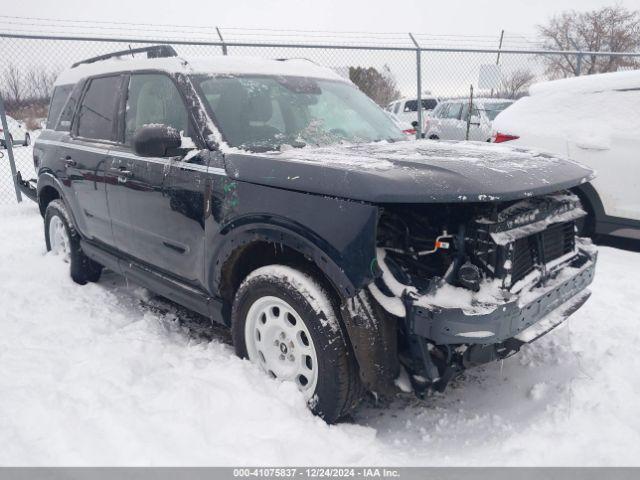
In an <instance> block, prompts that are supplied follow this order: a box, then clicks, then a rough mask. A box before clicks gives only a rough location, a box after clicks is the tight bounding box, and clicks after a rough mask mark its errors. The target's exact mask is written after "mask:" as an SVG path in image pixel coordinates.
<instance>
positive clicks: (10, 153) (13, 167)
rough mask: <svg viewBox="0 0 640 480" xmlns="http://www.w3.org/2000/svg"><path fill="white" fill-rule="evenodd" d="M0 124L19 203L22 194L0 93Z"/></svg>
mask: <svg viewBox="0 0 640 480" xmlns="http://www.w3.org/2000/svg"><path fill="white" fill-rule="evenodd" d="M0 124H1V125H2V130H3V132H4V145H5V147H6V148H7V156H8V157H9V166H10V167H11V177H12V179H13V188H15V189H16V199H17V200H18V203H20V202H21V201H22V194H21V193H20V189H19V188H18V172H17V171H16V164H15V162H14V160H13V142H11V135H10V133H9V125H7V114H6V112H5V110H4V98H2V95H0Z"/></svg>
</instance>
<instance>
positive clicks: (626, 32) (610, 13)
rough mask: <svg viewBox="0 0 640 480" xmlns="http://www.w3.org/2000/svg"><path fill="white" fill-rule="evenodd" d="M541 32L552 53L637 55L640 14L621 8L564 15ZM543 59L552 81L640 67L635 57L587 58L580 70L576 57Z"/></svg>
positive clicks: (540, 29)
mask: <svg viewBox="0 0 640 480" xmlns="http://www.w3.org/2000/svg"><path fill="white" fill-rule="evenodd" d="M538 30H539V32H540V35H541V36H542V38H543V41H544V47H545V48H546V49H549V50H579V51H589V52H634V51H637V50H638V49H639V48H640V12H639V11H637V10H628V9H627V8H625V7H623V6H621V5H615V6H612V7H603V8H601V9H599V10H592V11H589V12H576V11H573V10H571V11H567V12H563V13H561V14H560V15H557V16H555V17H552V18H551V19H550V20H549V22H548V23H547V24H546V25H539V26H538ZM543 58H544V60H545V62H546V64H547V74H548V75H549V76H550V77H551V78H563V77H569V76H576V75H579V74H588V75H590V74H593V73H603V72H615V71H617V70H619V69H622V68H638V66H640V62H638V60H637V59H635V58H634V57H619V56H607V55H584V56H583V57H582V63H581V65H580V66H579V62H578V58H577V56H576V55H570V54H564V55H545V56H544V57H543Z"/></svg>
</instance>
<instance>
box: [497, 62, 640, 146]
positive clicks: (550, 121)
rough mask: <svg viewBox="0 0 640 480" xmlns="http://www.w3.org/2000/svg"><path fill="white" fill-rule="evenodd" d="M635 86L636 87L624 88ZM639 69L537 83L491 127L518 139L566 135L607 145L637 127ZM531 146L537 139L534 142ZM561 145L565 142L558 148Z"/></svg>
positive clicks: (586, 143)
mask: <svg viewBox="0 0 640 480" xmlns="http://www.w3.org/2000/svg"><path fill="white" fill-rule="evenodd" d="M630 88H635V89H636V90H635V91H634V90H625V89H630ZM638 88H640V71H633V72H616V73H612V74H602V75H591V76H586V77H577V78H571V79H565V80H557V81H554V82H547V83H541V84H537V85H534V86H532V87H531V96H530V97H524V98H521V99H520V100H518V101H517V102H516V103H514V104H513V105H511V106H510V107H509V108H507V109H506V110H504V111H503V112H501V113H500V114H499V115H498V116H497V117H496V119H495V120H494V122H493V128H494V130H496V131H498V132H501V133H506V134H511V135H518V136H520V137H521V139H522V143H523V144H526V143H527V140H530V141H532V140H533V139H538V140H540V139H545V138H546V139H550V140H547V143H549V146H548V147H547V148H548V149H549V150H551V151H556V149H554V148H552V147H551V145H553V144H554V140H553V139H562V140H564V139H567V140H568V141H570V142H573V143H575V144H576V145H578V146H581V147H583V148H591V149H607V148H610V146H611V143H612V138H615V137H627V138H635V137H636V136H637V135H638V131H640V114H639V113H638V112H640V92H639V91H638V90H637V89H638ZM535 144H536V145H538V144H539V142H538V143H535ZM565 149H566V145H565V146H564V148H563V149H562V150H565Z"/></svg>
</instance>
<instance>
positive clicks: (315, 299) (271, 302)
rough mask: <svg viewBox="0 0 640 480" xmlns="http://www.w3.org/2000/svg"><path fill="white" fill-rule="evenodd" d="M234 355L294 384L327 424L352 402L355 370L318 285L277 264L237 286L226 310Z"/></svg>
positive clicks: (356, 381)
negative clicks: (229, 310) (228, 315)
mask: <svg viewBox="0 0 640 480" xmlns="http://www.w3.org/2000/svg"><path fill="white" fill-rule="evenodd" d="M232 333H233V341H234V345H235V349H236V353H237V354H238V355H239V356H240V357H243V358H248V359H249V360H251V361H252V362H253V363H255V364H257V365H258V366H260V368H261V369H262V370H264V371H265V372H266V373H267V374H269V375H270V376H272V377H273V378H277V379H280V380H283V381H291V382H294V383H295V384H296V386H297V387H298V388H299V389H300V391H301V392H302V393H303V394H304V397H305V398H306V400H307V403H308V404H309V407H310V408H311V410H312V411H313V412H314V413H315V414H317V415H319V416H321V417H322V418H324V420H326V421H327V422H329V423H333V422H336V421H337V420H339V419H340V418H341V417H343V416H344V415H346V414H347V413H348V412H349V411H350V410H351V409H352V408H353V407H355V405H356V404H357V402H358V400H359V397H360V392H361V390H360V383H359V378H358V372H357V369H356V365H355V362H354V358H353V355H352V354H351V351H350V348H349V345H348V344H347V341H346V339H345V335H344V333H343V331H342V328H341V325H340V323H339V321H338V317H337V315H336V309H335V307H334V306H333V305H332V302H331V300H330V298H329V296H328V295H327V293H326V292H325V291H324V289H323V288H322V287H321V286H320V285H319V284H318V283H317V282H316V281H315V280H314V279H313V278H312V277H311V276H309V275H307V274H305V273H303V272H301V271H299V270H296V269H293V268H290V267H287V266H283V265H270V266H267V267H262V268H259V269H257V270H255V271H254V272H253V273H251V274H250V275H249V276H248V277H247V278H246V279H245V280H244V282H242V284H241V285H240V288H239V289H238V291H237V293H236V296H235V300H234V303H233V309H232Z"/></svg>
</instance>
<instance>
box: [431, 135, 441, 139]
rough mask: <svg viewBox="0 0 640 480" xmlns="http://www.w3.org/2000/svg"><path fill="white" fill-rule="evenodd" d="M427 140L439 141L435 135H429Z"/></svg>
mask: <svg viewBox="0 0 640 480" xmlns="http://www.w3.org/2000/svg"><path fill="white" fill-rule="evenodd" d="M429 140H440V137H438V136H437V135H431V136H430V137H429Z"/></svg>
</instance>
